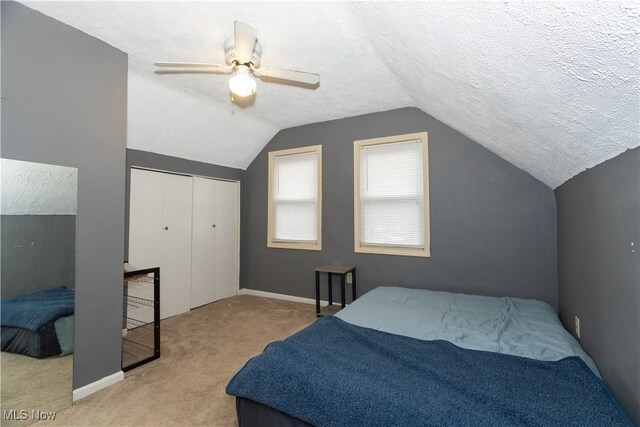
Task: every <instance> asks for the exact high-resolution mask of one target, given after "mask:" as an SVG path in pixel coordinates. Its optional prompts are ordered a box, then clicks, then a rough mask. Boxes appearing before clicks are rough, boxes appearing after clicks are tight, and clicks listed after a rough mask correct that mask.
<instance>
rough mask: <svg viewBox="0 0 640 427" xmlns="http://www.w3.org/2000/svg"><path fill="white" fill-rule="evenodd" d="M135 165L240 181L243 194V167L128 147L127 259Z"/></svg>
mask: <svg viewBox="0 0 640 427" xmlns="http://www.w3.org/2000/svg"><path fill="white" fill-rule="evenodd" d="M134 166H138V167H141V168H148V169H157V170H161V171H167V172H175V173H181V174H186V175H197V176H204V177H210V178H219V179H227V180H231V181H240V188H241V194H242V193H243V187H242V186H243V185H244V182H243V178H244V171H243V170H242V169H234V168H228V167H226V166H219V165H215V164H212V163H203V162H196V161H194V160H187V159H182V158H180V157H172V156H165V155H163V154H157V153H150V152H148V151H141V150H132V149H130V148H127V171H126V173H127V177H126V208H125V211H126V217H125V223H126V225H125V240H124V244H125V248H124V250H125V259H126V258H128V256H129V191H130V188H131V168H132V167H134Z"/></svg>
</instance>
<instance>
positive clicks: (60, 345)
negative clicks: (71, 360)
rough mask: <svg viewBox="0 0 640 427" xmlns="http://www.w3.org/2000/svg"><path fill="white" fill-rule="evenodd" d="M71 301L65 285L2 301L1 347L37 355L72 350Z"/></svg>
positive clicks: (15, 351) (72, 297)
mask: <svg viewBox="0 0 640 427" xmlns="http://www.w3.org/2000/svg"><path fill="white" fill-rule="evenodd" d="M74 301H75V298H74V291H73V290H71V289H68V288H66V287H64V286H60V287H57V288H54V289H47V290H43V291H38V292H34V293H32V294H28V295H22V296H19V297H16V298H11V299H7V300H3V301H2V303H1V304H0V319H1V323H2V325H1V326H2V329H1V331H0V334H1V335H0V336H1V350H2V351H4V352H9V353H15V354H23V355H26V356H30V357H36V358H44V357H50V356H56V355H63V356H64V355H68V354H71V353H73V332H74V331H73V329H74Z"/></svg>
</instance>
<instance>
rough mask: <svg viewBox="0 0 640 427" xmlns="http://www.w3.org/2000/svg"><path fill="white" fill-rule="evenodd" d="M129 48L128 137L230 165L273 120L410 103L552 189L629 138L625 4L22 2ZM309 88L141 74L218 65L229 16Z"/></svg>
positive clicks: (636, 121) (634, 79) (633, 64)
mask: <svg viewBox="0 0 640 427" xmlns="http://www.w3.org/2000/svg"><path fill="white" fill-rule="evenodd" d="M25 3H26V4H27V5H28V6H30V7H32V8H34V9H37V10H40V11H42V12H43V13H45V14H47V15H49V16H52V17H54V18H56V19H59V20H61V21H63V22H65V23H67V24H69V25H71V26H73V27H76V28H78V29H80V30H82V31H85V32H86V33H88V34H91V35H93V36H95V37H97V38H99V39H102V40H104V41H106V42H107V43H109V44H112V45H113V46H116V47H118V48H119V49H121V50H123V51H125V52H127V53H128V54H129V124H128V126H129V130H128V143H127V144H128V146H129V147H131V148H137V149H143V150H147V151H153V152H157V153H162V154H168V155H174V156H179V157H184V158H189V159H196V160H201V161H206V162H212V163H217V164H222V165H226V166H232V167H237V168H246V167H247V166H248V165H249V163H250V162H251V161H252V160H253V158H254V157H255V155H256V154H257V153H258V152H259V151H260V150H261V149H262V148H263V147H264V145H265V144H266V143H267V142H268V141H269V140H270V139H271V137H272V136H273V135H274V134H275V133H276V132H277V131H278V130H280V129H283V128H287V127H291V126H297V125H302V124H306V123H313V122H318V121H324V120H330V119H335V118H341V117H348V116H352V115H357V114H362V113H368V112H374V111H383V110H389V109H393V108H398V107H407V106H414V107H418V108H420V109H422V110H423V111H425V112H426V113H429V114H431V115H433V116H434V117H436V118H437V119H439V120H441V121H443V122H444V123H446V124H448V125H449V126H451V127H453V128H454V129H457V130H459V131H460V132H462V133H464V134H465V135H467V136H469V137H470V138H472V139H474V140H475V141H477V142H479V143H480V144H482V145H484V146H485V147H487V148H488V149H490V150H492V151H493V152H495V153H497V154H498V155H500V156H501V157H503V158H504V159H506V160H508V161H510V162H512V163H514V164H515V165H516V166H518V167H520V168H522V169H524V170H525V171H527V172H529V173H531V174H532V175H533V176H535V177H536V178H538V179H540V180H541V181H543V182H545V183H546V184H548V185H549V186H551V187H552V188H554V187H556V186H558V185H559V184H561V183H563V182H564V181H566V180H567V179H569V178H571V177H572V176H574V175H576V174H578V173H579V172H581V171H582V170H584V169H586V168H588V167H592V166H594V165H596V164H598V163H600V162H602V161H604V160H606V159H609V158H611V157H614V156H615V155H617V154H619V153H621V152H623V151H625V150H626V149H628V148H632V147H636V146H638V145H640V101H639V99H640V93H639V88H638V85H639V74H640V71H639V70H640V59H639V54H640V50H639V47H640V46H639V45H640V42H639V34H640V25H639V19H640V18H639V6H638V3H637V2H603V1H599V0H598V1H583V2H499V3H498V2H428V3H426V2H425V3H397V2H376V3H334V2H312V3H302V2H296V3H283V2H277V3H271V2H253V3H245V2H230V3H226V2H225V3H219V2H196V3H185V2H118V3H104V2H25ZM234 20H246V21H248V22H250V23H251V24H253V25H254V26H255V27H257V28H258V37H259V39H260V42H261V44H262V47H263V56H262V61H263V64H264V65H268V66H278V67H284V68H293V69H298V70H302V71H311V72H317V73H319V74H320V75H321V83H320V87H319V88H318V89H316V90H310V89H302V88H296V87H291V86H287V85H280V84H274V83H264V82H260V81H259V82H258V91H257V95H256V98H255V102H253V104H251V105H245V106H239V105H236V104H234V103H232V102H230V101H229V93H228V89H227V77H226V76H214V75H157V74H154V72H153V71H154V68H153V66H152V63H153V62H154V61H165V60H166V61H210V62H216V63H222V62H223V60H224V53H223V50H222V43H223V41H224V39H225V38H226V37H228V36H230V35H231V34H232V33H233V21H234Z"/></svg>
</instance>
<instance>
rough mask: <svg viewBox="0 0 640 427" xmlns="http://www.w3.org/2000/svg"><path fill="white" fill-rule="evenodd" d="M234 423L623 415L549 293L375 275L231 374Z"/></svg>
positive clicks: (604, 419) (595, 419)
mask: <svg viewBox="0 0 640 427" xmlns="http://www.w3.org/2000/svg"><path fill="white" fill-rule="evenodd" d="M227 393H229V394H231V395H233V396H236V407H237V412H238V422H239V424H240V426H241V427H242V426H250V425H251V426H261V425H264V426H267V425H290V426H307V425H318V426H321V425H326V426H340V425H350V426H351V425H352V426H358V425H361V426H370V425H398V426H400V425H401V426H410V425H632V423H631V421H630V420H629V418H628V417H627V416H626V414H625V413H624V411H623V410H622V408H621V407H620V405H619V404H618V402H617V401H616V399H615V398H614V397H613V395H612V394H611V392H610V390H609V389H608V388H607V387H606V386H605V384H604V383H603V382H602V380H601V379H600V376H599V373H598V370H597V368H596V366H595V364H594V363H593V361H592V360H591V358H589V356H588V355H587V354H586V353H585V352H584V351H583V350H582V348H581V347H580V345H579V344H578V342H577V341H576V340H575V339H574V338H573V337H572V336H571V335H570V334H569V333H568V332H567V331H566V330H565V329H564V328H563V327H562V324H561V323H560V321H559V319H558V317H557V315H556V314H555V311H554V310H553V309H552V308H551V307H550V306H549V305H547V304H545V303H543V302H540V301H535V300H524V299H518V298H493V297H484V296H473V295H463V294H453V293H447V292H432V291H427V290H416V289H406V288H397V287H380V288H377V289H374V290H373V291H371V292H368V293H367V294H365V295H363V296H362V297H360V298H359V299H358V300H356V301H355V302H354V303H352V304H351V305H349V306H348V307H347V308H345V309H344V310H342V311H340V312H339V313H338V314H337V315H336V316H333V317H327V318H322V319H319V320H318V321H317V322H315V323H314V324H312V325H311V326H309V327H307V328H305V329H303V330H302V331H300V332H298V333H297V334H294V335H292V336H291V337H289V338H287V339H285V340H283V341H277V342H274V343H271V344H269V345H268V346H267V348H265V350H264V352H263V353H262V354H261V355H259V356H257V357H255V358H253V359H251V360H250V361H249V362H247V364H246V365H245V366H244V367H243V368H242V369H241V370H240V371H239V372H238V373H237V374H236V376H234V377H233V378H232V380H231V381H230V382H229V384H228V386H227Z"/></svg>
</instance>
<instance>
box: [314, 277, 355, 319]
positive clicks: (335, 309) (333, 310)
mask: <svg viewBox="0 0 640 427" xmlns="http://www.w3.org/2000/svg"><path fill="white" fill-rule="evenodd" d="M320 273H327V274H328V275H329V277H328V280H327V283H328V285H329V305H327V306H326V307H324V308H323V309H322V310H320ZM349 273H351V291H352V294H351V302H353V301H355V299H356V268H355V267H354V266H352V265H322V266H320V267H318V268H316V317H321V316H330V315H332V314H335V313H337V312H338V311H339V310H340V309H339V308H338V307H336V306H334V305H333V289H332V285H333V276H334V275H336V276H340V297H341V308H344V306H345V301H344V285H345V283H346V278H347V274H349Z"/></svg>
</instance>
